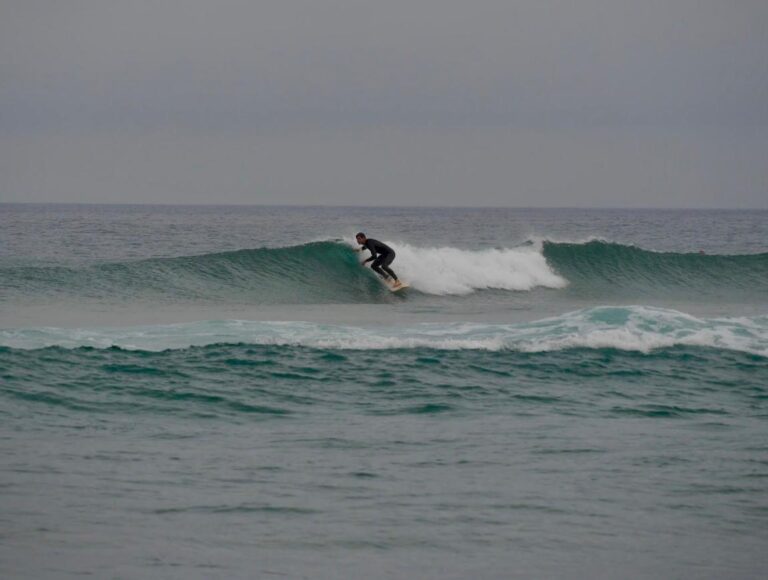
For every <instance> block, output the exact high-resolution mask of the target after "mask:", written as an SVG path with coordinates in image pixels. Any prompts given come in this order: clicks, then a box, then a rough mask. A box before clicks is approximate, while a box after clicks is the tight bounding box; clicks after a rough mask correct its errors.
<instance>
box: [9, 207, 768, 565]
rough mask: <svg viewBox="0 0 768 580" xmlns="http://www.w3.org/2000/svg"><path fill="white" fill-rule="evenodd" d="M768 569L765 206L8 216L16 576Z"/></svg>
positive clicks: (125, 210) (148, 210) (107, 211)
mask: <svg viewBox="0 0 768 580" xmlns="http://www.w3.org/2000/svg"><path fill="white" fill-rule="evenodd" d="M360 230H362V231H365V232H366V233H367V234H368V235H369V236H370V237H374V238H377V239H380V240H382V241H384V242H386V243H388V244H389V245H391V246H392V247H393V248H394V249H395V250H396V252H397V257H396V259H395V261H394V262H393V264H392V268H393V269H394V270H395V271H396V272H397V274H398V275H399V276H400V277H401V278H402V279H403V280H405V281H407V282H409V283H410V284H411V287H410V288H409V289H407V290H404V291H401V292H398V293H391V292H390V291H389V290H388V289H387V288H386V287H385V286H384V285H383V284H382V283H381V282H380V281H379V280H377V278H376V277H375V275H374V274H373V272H372V271H371V270H370V269H367V268H364V267H361V265H360V260H361V259H362V255H361V254H359V253H357V252H356V251H355V245H354V234H355V233H356V232H357V231H360ZM766 570H768V212H766V211H682V210H681V211H661V210H642V211H641V210H631V211H630V210H582V209H558V210H541V209H473V208H450V209H448V208H443V209H440V208H344V207H256V206H248V207H233V206H221V207H219V206H197V207H195V206H107V205H103V206H99V205H24V204H20V205H13V204H2V205H0V577H2V578H8V579H15V578H35V579H48V578H50V579H60V578H76V577H84V576H89V577H94V578H126V579H134V578H135V579H150V578H151V579H154V578H173V579H176V578H178V579H185V580H187V579H198V578H199V579H209V578H228V579H229V578H311V579H316V578H317V579H337V578H366V579H374V580H375V579H385V578H398V579H399V578H407V579H411V578H413V579H416V578H418V579H431V578H434V579H454V578H455V579H464V578H474V579H485V578H585V579H586V578H712V579H715V578H717V579H720V578H729V579H732V578H765V575H766Z"/></svg>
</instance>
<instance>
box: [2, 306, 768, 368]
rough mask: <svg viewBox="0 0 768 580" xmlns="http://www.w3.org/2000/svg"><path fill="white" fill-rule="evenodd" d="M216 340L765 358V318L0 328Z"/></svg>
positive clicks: (83, 339) (11, 342)
mask: <svg viewBox="0 0 768 580" xmlns="http://www.w3.org/2000/svg"><path fill="white" fill-rule="evenodd" d="M220 344H247V345H260V346H296V347H310V348H320V349H337V350H394V349H419V348H427V349H436V350H484V351H516V352H529V353H532V352H552V351H564V350H570V349H578V348H582V349H584V348H585V349H591V350H599V349H613V350H623V351H632V352H639V353H645V354H647V353H649V352H651V351H654V350H658V349H665V348H674V347H679V346H687V347H705V348H715V349H721V350H731V351H739V352H744V353H749V354H753V355H758V356H763V357H768V316H758V317H752V318H746V317H743V318H713V319H700V318H696V317H694V316H690V315H688V314H684V313H682V312H677V311H675V310H667V309H662V308H651V307H647V306H630V307H597V308H589V309H585V310H579V311H576V312H571V313H567V314H564V315H561V316H557V317H553V318H547V319H544V320H539V321H536V322H530V323H523V324H479V323H424V324H419V325H415V326H412V327H406V328H403V327H396V328H394V327H376V328H371V327H356V326H338V325H330V324H316V323H310V322H257V321H248V320H226V321H204V322H195V323H185V324H172V325H164V326H142V327H127V328H125V327H123V328H101V329H67V328H37V329H16V330H0V346H3V347H9V348H14V349H40V348H46V347H62V348H68V349H76V348H83V347H87V348H97V349H108V348H114V347H117V348H121V349H126V350H140V351H163V350H183V349H187V348H190V347H206V346H211V345H220Z"/></svg>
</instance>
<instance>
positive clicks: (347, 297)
mask: <svg viewBox="0 0 768 580" xmlns="http://www.w3.org/2000/svg"><path fill="white" fill-rule="evenodd" d="M392 245H393V246H394V247H395V248H396V251H397V258H396V260H395V262H394V264H393V268H394V269H395V271H396V272H397V273H398V275H399V276H400V277H402V278H403V279H404V280H407V281H408V282H410V284H411V286H412V290H411V291H410V295H411V296H413V295H414V294H418V295H433V296H460V295H468V294H472V293H474V292H476V291H479V290H502V291H518V292H527V291H531V290H534V289H537V288H547V289H554V290H562V289H565V288H567V289H568V290H567V292H568V296H577V297H579V296H581V297H590V298H594V299H599V298H614V297H619V298H623V299H624V300H625V301H626V300H631V299H633V298H635V297H638V298H644V297H648V296H657V295H661V296H664V295H681V296H684V297H686V298H695V297H696V296H699V295H702V296H708V297H712V296H716V297H718V298H725V299H730V300H738V299H740V298H746V299H754V298H757V299H758V300H761V301H764V300H765V296H768V253H763V254H752V255H736V256H726V255H703V254H697V253H672V252H653V251H649V250H645V249H642V248H638V247H635V246H628V245H622V244H617V243H611V242H606V241H601V240H591V241H588V242H582V243H564V242H553V241H543V242H529V243H528V244H524V245H523V246H520V247H516V248H493V249H482V250H468V249H460V248H454V247H432V248H430V247H418V246H413V245H410V244H404V243H393V244H392ZM359 261H360V255H359V254H356V253H355V252H354V249H353V247H352V246H350V245H349V244H346V243H344V242H342V241H340V240H335V241H320V242H311V243H307V244H301V245H297V246H291V247H285V248H258V249H245V250H238V251H232V252H221V253H212V254H204V255H199V256H182V257H175V258H153V259H146V260H137V261H129V262H108V263H100V264H91V265H86V266H80V267H73V266H56V265H54V266H51V265H43V266H40V265H18V264H16V265H6V266H4V267H2V268H0V296H2V297H9V296H10V297H11V298H13V297H14V296H23V297H25V298H29V297H34V296H42V297H44V298H57V297H59V296H61V295H70V296H75V297H78V298H96V299H103V300H114V299H136V298H138V299H142V298H146V299H158V298H159V299H167V300H173V301H178V300H194V301H198V300H202V301H205V300H209V301H225V302H231V301H235V302H243V303H248V304H318V303H320V304H322V303H369V302H377V301H378V302H380V301H387V300H393V299H395V298H394V297H393V296H392V295H391V294H390V293H389V292H387V291H386V289H385V288H384V287H383V286H382V285H381V284H380V283H379V282H378V281H377V280H376V277H375V275H374V274H373V272H371V271H370V270H369V269H366V268H361V267H360V265H359ZM6 299H7V298H6Z"/></svg>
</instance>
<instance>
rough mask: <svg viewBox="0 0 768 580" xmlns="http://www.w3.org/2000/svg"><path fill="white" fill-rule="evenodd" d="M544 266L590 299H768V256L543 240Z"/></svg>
mask: <svg viewBox="0 0 768 580" xmlns="http://www.w3.org/2000/svg"><path fill="white" fill-rule="evenodd" d="M541 247H542V252H543V255H544V257H545V258H546V260H547V262H548V263H549V264H550V265H551V266H552V268H553V269H554V270H555V271H556V272H557V273H558V274H560V275H561V276H563V277H564V278H566V279H567V280H568V281H569V282H570V283H571V287H570V289H571V290H572V291H574V292H581V291H585V292H587V293H589V294H590V295H597V296H609V295H612V294H620V295H623V296H626V295H627V294H628V293H629V292H632V294H633V295H638V294H639V295H651V294H658V293H664V292H667V293H669V292H673V293H674V292H680V291H682V292H683V293H685V294H686V295H687V296H688V297H691V295H692V293H702V292H703V293H707V294H708V295H712V294H719V295H723V296H728V297H731V298H734V297H738V296H744V295H752V296H762V297H763V298H764V297H765V296H767V295H768V253H762V254H745V255H733V256H729V255H719V254H716V255H707V254H702V253H675V252H654V251H650V250H645V249H642V248H639V247H636V246H629V245H623V244H617V243H612V242H607V241H603V240H591V241H588V242H582V243H562V242H550V241H544V242H543V243H542V246H541Z"/></svg>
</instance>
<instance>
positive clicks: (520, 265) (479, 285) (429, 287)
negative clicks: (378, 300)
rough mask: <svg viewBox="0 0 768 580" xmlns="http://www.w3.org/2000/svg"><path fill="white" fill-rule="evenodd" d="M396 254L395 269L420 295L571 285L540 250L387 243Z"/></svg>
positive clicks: (533, 248) (519, 289)
mask: <svg viewBox="0 0 768 580" xmlns="http://www.w3.org/2000/svg"><path fill="white" fill-rule="evenodd" d="M385 243H386V244H388V245H391V246H392V247H393V248H394V249H395V252H396V254H397V257H396V259H395V262H394V263H393V264H392V268H393V269H394V270H395V272H396V273H397V275H398V276H399V277H400V278H402V279H403V280H407V281H408V282H409V283H410V284H411V286H412V287H413V288H415V289H417V290H419V291H420V292H425V293H427V294H437V295H449V294H452V295H460V294H469V293H471V292H473V291H475V290H482V289H499V290H518V291H524V290H531V289H533V288H536V287H545V288H564V287H565V286H566V285H567V284H568V282H567V280H565V279H564V278H562V277H561V276H558V275H557V274H556V273H555V272H554V271H553V270H552V268H550V267H549V264H547V261H546V259H545V258H544V255H543V254H542V253H541V248H540V247H538V248H536V247H523V248H505V249H486V250H463V249H459V248H451V247H441V248H427V247H418V246H412V245H410V244H405V243H399V242H389V241H387V242H385Z"/></svg>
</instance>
